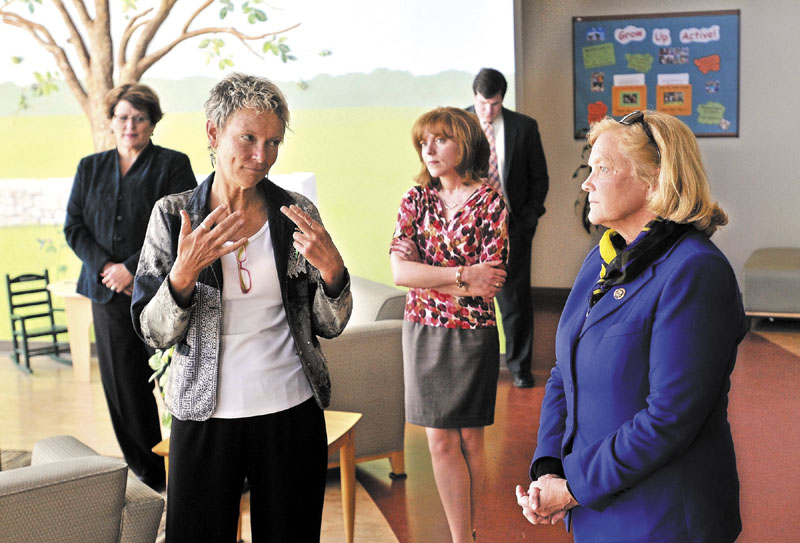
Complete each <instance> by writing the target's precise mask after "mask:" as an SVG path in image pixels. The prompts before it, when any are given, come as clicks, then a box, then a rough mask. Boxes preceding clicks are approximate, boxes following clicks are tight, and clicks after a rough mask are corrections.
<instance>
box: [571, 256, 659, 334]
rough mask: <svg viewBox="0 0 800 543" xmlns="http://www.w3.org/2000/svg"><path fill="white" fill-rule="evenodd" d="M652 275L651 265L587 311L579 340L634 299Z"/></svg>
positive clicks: (613, 289) (614, 289)
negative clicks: (590, 329)
mask: <svg viewBox="0 0 800 543" xmlns="http://www.w3.org/2000/svg"><path fill="white" fill-rule="evenodd" d="M654 275H655V272H654V266H652V265H651V266H648V267H647V268H646V269H645V270H644V271H642V273H640V274H639V275H638V276H637V277H636V278H635V279H633V280H632V281H629V282H627V283H621V284H619V285H616V286H614V287H612V288H611V290H610V291H609V292H607V293H606V294H605V295H604V296H603V297H602V298H601V299H600V301H599V302H597V303H596V304H595V306H594V307H593V308H592V309H591V310H590V311H589V315H588V316H587V317H586V321H585V322H584V324H583V328H582V329H581V331H580V335H579V338H580V337H583V336H584V334H586V331H587V330H588V329H589V328H591V327H592V326H594V325H595V324H597V323H598V322H600V321H602V320H603V319H605V318H606V317H608V316H610V315H612V314H614V313H615V312H616V311H617V310H619V308H621V307H623V306H624V305H625V304H627V303H628V302H629V301H631V300H632V299H634V298H635V297H636V294H637V293H638V292H639V291H640V290H642V288H643V287H644V286H645V285H646V284H647V283H649V282H650V280H651V279H652V278H653V276H654ZM586 296H587V298H588V297H589V295H588V294H587V295H586Z"/></svg>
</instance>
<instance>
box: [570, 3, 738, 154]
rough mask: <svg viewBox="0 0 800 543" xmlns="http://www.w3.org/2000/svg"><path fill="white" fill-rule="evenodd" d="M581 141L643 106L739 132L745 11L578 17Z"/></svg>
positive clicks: (575, 43) (700, 127)
mask: <svg viewBox="0 0 800 543" xmlns="http://www.w3.org/2000/svg"><path fill="white" fill-rule="evenodd" d="M572 49H573V74H574V76H573V78H574V79H573V82H574V89H575V90H574V108H575V111H574V115H575V116H574V119H575V139H583V138H584V137H585V136H586V133H587V132H588V130H589V125H590V124H591V123H592V122H595V121H597V120H600V119H602V118H603V117H605V116H612V117H617V118H618V117H620V116H623V115H626V114H628V113H630V112H631V111H635V110H637V109H640V110H643V109H654V110H657V111H661V112H664V113H669V114H672V115H675V116H676V117H678V118H679V119H680V120H682V121H683V122H685V123H686V124H687V125H688V126H689V128H691V129H692V131H693V132H694V133H695V135H697V136H732V137H737V136H738V135H739V10H728V11H704V12H694V13H667V14H650V15H620V16H607V17H573V18H572Z"/></svg>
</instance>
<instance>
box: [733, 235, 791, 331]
mask: <svg viewBox="0 0 800 543" xmlns="http://www.w3.org/2000/svg"><path fill="white" fill-rule="evenodd" d="M744 309H745V312H746V313H747V316H748V318H749V319H748V320H752V318H753V317H781V318H793V319H797V318H800V248H795V247H768V248H764V249H758V250H756V251H754V252H753V254H751V255H750V257H749V258H748V259H747V261H746V262H745V264H744Z"/></svg>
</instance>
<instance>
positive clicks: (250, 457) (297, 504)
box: [166, 398, 328, 543]
mask: <svg viewBox="0 0 800 543" xmlns="http://www.w3.org/2000/svg"><path fill="white" fill-rule="evenodd" d="M327 465H328V438H327V434H326V432H325V417H324V414H323V412H322V410H321V409H320V408H319V407H318V406H317V403H316V401H315V400H314V398H311V399H309V400H307V401H305V402H303V403H302V404H300V405H298V406H296V407H293V408H291V409H287V410H286V411H281V412H278V413H272V414H269V415H261V416H258V417H247V418H241V419H213V418H212V419H209V420H206V421H202V422H196V421H182V420H178V419H177V418H175V417H173V418H172V433H171V435H170V446H169V482H168V484H167V538H166V539H167V543H184V542H186V543H197V542H198V541H213V542H214V543H234V541H235V540H236V526H237V519H238V517H239V501H240V497H241V494H242V486H243V484H244V479H245V477H247V481H248V483H249V485H250V526H251V530H252V537H253V539H252V541H253V543H264V542H274V543H285V542H290V541H291V542H293V543H319V536H320V530H321V527H322V503H323V501H324V499H325V477H326V471H327Z"/></svg>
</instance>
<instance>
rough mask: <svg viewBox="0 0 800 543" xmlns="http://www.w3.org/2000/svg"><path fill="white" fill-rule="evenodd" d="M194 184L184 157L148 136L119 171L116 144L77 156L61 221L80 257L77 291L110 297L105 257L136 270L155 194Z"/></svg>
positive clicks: (102, 299)
mask: <svg viewBox="0 0 800 543" xmlns="http://www.w3.org/2000/svg"><path fill="white" fill-rule="evenodd" d="M196 186H197V180H196V179H195V177H194V173H193V172H192V166H191V164H190V163H189V157H187V156H186V155H185V154H183V153H179V152H178V151H173V150H171V149H165V148H163V147H159V146H158V145H153V143H152V142H151V143H149V144H148V145H147V147H145V149H144V150H143V151H142V152H141V154H140V155H139V157H138V158H137V159H136V162H134V163H133V165H132V166H131V168H130V170H128V172H127V173H126V174H125V176H124V177H120V174H119V153H117V150H116V149H111V150H109V151H103V152H101V153H96V154H93V155H89V156H87V157H85V158H83V159H81V161H80V163H79V164H78V171H77V173H76V174H75V182H74V183H73V185H72V192H71V193H70V196H69V202H68V203H67V218H66V221H65V222H64V235H65V237H66V239H67V243H68V244H69V246H70V247H71V248H72V250H73V251H75V254H76V255H78V258H80V259H81V261H82V262H83V266H82V267H81V273H80V276H79V277H78V288H77V290H78V293H79V294H83V295H84V296H87V297H89V298H91V299H92V300H93V301H95V302H98V303H106V302H109V301H110V300H111V298H112V297H113V296H114V292H113V291H111V290H110V289H108V288H106V287H105V286H104V285H103V283H102V282H101V279H100V272H101V271H102V269H103V266H104V265H105V263H106V262H109V261H111V262H122V263H124V264H125V267H126V268H128V271H129V272H131V274H132V275H135V274H136V266H137V264H138V263H139V251H140V250H141V248H142V243H143V242H144V235H145V232H146V230H147V223H148V221H149V220H150V212H151V211H152V210H153V205H154V204H155V203H156V200H158V199H159V198H161V197H162V196H166V195H167V194H173V193H176V192H183V191H184V190H188V189H191V188H194V187H196Z"/></svg>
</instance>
